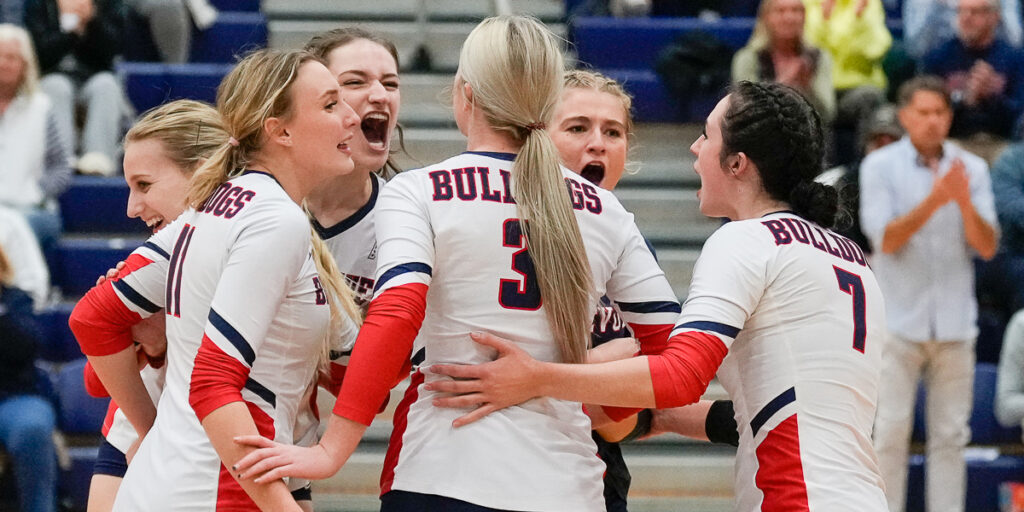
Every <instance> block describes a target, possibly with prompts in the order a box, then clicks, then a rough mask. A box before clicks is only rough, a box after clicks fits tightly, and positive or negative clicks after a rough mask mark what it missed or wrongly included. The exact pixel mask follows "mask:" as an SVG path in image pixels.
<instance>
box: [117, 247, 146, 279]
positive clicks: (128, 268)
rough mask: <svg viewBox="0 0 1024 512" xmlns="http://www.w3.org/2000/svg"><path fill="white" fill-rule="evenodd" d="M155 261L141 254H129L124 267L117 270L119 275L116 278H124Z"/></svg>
mask: <svg viewBox="0 0 1024 512" xmlns="http://www.w3.org/2000/svg"><path fill="white" fill-rule="evenodd" d="M150 263H153V260H151V259H149V258H147V257H145V256H143V255H141V254H135V253H132V254H129V255H128V259H126V260H124V268H122V269H121V270H120V271H118V272H117V277H115V278H114V280H115V281H116V280H118V279H124V277H125V276H127V275H128V274H131V273H132V272H135V271H136V270H138V269H140V268H142V267H145V266H146V265H149V264H150Z"/></svg>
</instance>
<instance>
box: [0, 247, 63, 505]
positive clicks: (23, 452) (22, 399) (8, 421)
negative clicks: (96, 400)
mask: <svg viewBox="0 0 1024 512" xmlns="http://www.w3.org/2000/svg"><path fill="white" fill-rule="evenodd" d="M12 275H13V269H12V268H11V265H10V262H9V261H8V259H7V257H6V256H5V255H4V252H3V248H2V247H0V444H3V448H4V450H5V451H6V453H7V457H8V458H9V459H10V460H11V465H12V466H13V469H14V471H13V472H14V479H15V481H16V483H17V487H18V497H19V499H20V501H21V510H23V511H26V512H53V511H54V510H56V508H57V453H56V448H55V447H54V443H53V432H54V425H55V422H56V418H55V414H54V411H53V406H52V405H50V402H48V401H47V400H46V399H45V398H43V397H41V396H39V395H38V394H37V392H36V370H35V355H36V347H37V345H38V343H39V335H38V332H37V330H36V325H35V318H34V317H33V316H32V299H31V298H30V297H29V296H28V294H26V293H25V292H23V291H21V290H19V289H18V288H15V287H13V286H11V284H10V283H11V277H12Z"/></svg>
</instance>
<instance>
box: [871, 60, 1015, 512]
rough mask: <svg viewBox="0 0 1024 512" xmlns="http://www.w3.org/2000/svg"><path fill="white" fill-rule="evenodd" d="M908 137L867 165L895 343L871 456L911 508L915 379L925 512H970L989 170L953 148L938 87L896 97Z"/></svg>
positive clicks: (895, 503) (878, 269) (935, 83)
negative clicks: (979, 268)
mask: <svg viewBox="0 0 1024 512" xmlns="http://www.w3.org/2000/svg"><path fill="white" fill-rule="evenodd" d="M899 107H900V110H899V119H900V124H902V125H903V127H904V129H906V131H907V135H906V136H905V137H903V138H902V139H900V140H899V142H896V143H894V144H890V145H889V146H886V147H884V148H882V149H879V150H877V151H875V152H874V153H872V154H870V155H868V156H867V157H866V158H865V159H864V163H863V164H862V166H861V176H860V192H861V193H860V204H861V210H860V219H861V226H862V228H863V230H864V233H865V234H866V235H867V237H868V239H869V240H871V244H872V245H873V246H874V248H875V255H874V261H873V267H874V270H875V274H876V275H877V276H878V284H879V285H880V286H881V287H882V293H883V294H884V296H885V313H886V322H887V324H888V330H889V339H888V343H887V345H886V354H885V357H883V359H882V369H881V377H882V383H883V385H882V386H881V387H880V389H881V392H880V393H879V397H878V416H877V419H876V421H875V450H876V451H877V453H878V464H879V469H880V470H881V472H882V477H883V478H884V479H885V488H886V498H887V499H888V501H889V507H890V510H891V511H892V512H901V511H902V510H903V509H904V504H905V501H906V486H907V451H908V446H909V444H910V432H911V427H912V425H913V421H914V399H915V397H916V395H917V387H918V381H919V380H922V379H923V381H924V385H925V387H926V388H927V390H928V403H927V416H928V422H927V424H928V433H927V438H928V445H927V455H928V465H927V471H926V479H925V491H926V497H927V498H926V502H927V509H928V510H943V511H951V512H955V511H963V510H964V493H965V489H966V485H965V483H966V478H965V477H966V470H965V464H964V446H965V445H966V444H967V441H968V439H969V438H970V429H969V428H968V420H969V419H970V416H971V404H972V400H971V391H972V389H973V385H974V360H975V354H974V341H975V339H976V338H977V336H978V325H977V317H978V304H977V300H976V299H975V289H974V264H973V258H974V257H975V256H976V255H978V256H980V257H982V258H983V259H990V258H992V256H993V255H994V254H995V252H996V247H997V244H998V228H997V224H996V212H995V205H994V201H993V198H992V188H991V186H990V184H989V177H988V166H987V165H986V164H985V161H984V160H982V159H981V158H980V157H978V156H977V155H974V154H971V153H969V152H967V151H966V150H964V149H962V148H960V147H959V146H957V145H955V144H953V143H951V142H949V141H948V140H947V135H948V133H949V126H950V124H951V123H952V117H953V110H952V100H951V99H950V97H949V93H948V92H947V90H946V88H945V85H944V83H943V81H942V79H940V78H938V77H932V76H923V77H917V78H914V79H912V80H910V81H908V82H906V83H904V84H903V86H901V87H900V94H899Z"/></svg>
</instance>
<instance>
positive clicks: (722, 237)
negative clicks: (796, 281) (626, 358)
mask: <svg viewBox="0 0 1024 512" xmlns="http://www.w3.org/2000/svg"><path fill="white" fill-rule="evenodd" d="M759 227H760V225H759V224H754V223H751V222H742V223H740V222H737V223H730V224H726V225H724V226H722V227H721V228H720V229H719V230H718V231H717V232H715V234H713V235H712V236H711V238H709V239H708V241H707V242H706V243H705V244H704V248H703V250H702V251H701V255H700V257H699V258H698V259H697V264H696V265H695V266H694V270H693V280H692V281H691V283H690V291H689V294H688V295H687V298H686V302H685V303H684V304H683V311H682V313H681V314H680V315H679V321H678V322H677V324H676V326H675V328H674V329H673V330H672V336H671V339H670V340H669V346H668V348H666V349H665V351H663V352H662V353H661V354H659V355H657V356H653V357H650V358H648V363H649V365H650V369H651V380H652V383H653V384H654V392H655V403H656V404H657V406H658V408H664V407H676V406H680V405H686V404H688V403H692V402H694V401H696V400H697V399H699V398H700V396H701V395H702V394H703V393H704V391H705V390H706V389H707V385H708V383H709V382H710V381H711V379H712V378H713V377H714V375H715V373H716V372H717V371H718V367H719V366H720V365H721V363H722V360H723V359H724V358H725V356H726V354H728V351H729V347H730V346H731V345H732V343H733V341H734V340H735V339H736V336H737V335H739V333H740V330H741V329H743V326H744V325H745V324H746V322H747V319H748V318H750V316H751V315H752V314H753V313H754V309H755V308H756V307H757V305H758V303H759V302H760V301H761V297H762V295H763V294H764V290H765V289H766V288H767V286H768V279H769V277H768V264H769V259H770V258H773V257H774V255H775V254H776V251H775V250H774V248H773V247H772V246H771V245H770V244H771V241H770V239H768V238H767V237H765V236H758V235H760V234H761V233H759V232H758V231H757V229H758V228H759Z"/></svg>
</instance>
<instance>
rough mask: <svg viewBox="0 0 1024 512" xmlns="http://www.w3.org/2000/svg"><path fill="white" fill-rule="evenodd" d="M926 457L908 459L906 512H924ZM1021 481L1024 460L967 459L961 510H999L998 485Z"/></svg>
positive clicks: (1018, 457)
mask: <svg viewBox="0 0 1024 512" xmlns="http://www.w3.org/2000/svg"><path fill="white" fill-rule="evenodd" d="M924 471H925V456H924V455H911V456H910V471H909V473H908V475H907V508H906V512H924V510H925V508H924V494H925V491H924ZM1007 481H1017V482H1019V481H1024V457H1021V456H1011V455H999V456H996V457H968V458H967V503H966V507H965V508H964V510H969V511H971V512H975V511H978V512H982V511H984V512H989V511H991V512H996V511H998V510H999V484H1001V483H1003V482H1007Z"/></svg>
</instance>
